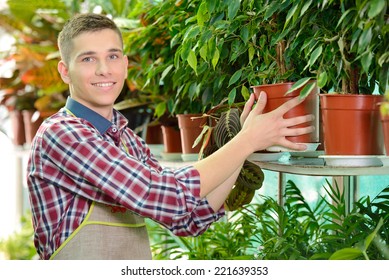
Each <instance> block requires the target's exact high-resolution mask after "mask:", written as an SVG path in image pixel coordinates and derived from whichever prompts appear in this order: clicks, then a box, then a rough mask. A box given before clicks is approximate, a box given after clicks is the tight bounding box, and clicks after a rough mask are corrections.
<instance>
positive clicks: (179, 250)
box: [150, 181, 389, 260]
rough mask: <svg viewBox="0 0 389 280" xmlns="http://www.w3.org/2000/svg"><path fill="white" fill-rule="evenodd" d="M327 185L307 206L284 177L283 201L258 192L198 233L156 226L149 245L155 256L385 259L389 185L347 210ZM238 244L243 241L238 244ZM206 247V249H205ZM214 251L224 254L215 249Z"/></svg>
mask: <svg viewBox="0 0 389 280" xmlns="http://www.w3.org/2000/svg"><path fill="white" fill-rule="evenodd" d="M325 190H326V193H327V195H326V196H325V197H324V196H323V197H321V199H320V200H319V201H318V202H317V204H316V205H315V206H311V205H309V204H308V203H307V201H306V200H305V198H304V196H303V195H302V193H301V192H300V190H299V189H298V187H297V186H296V185H295V184H294V183H293V181H288V182H287V184H286V187H285V194H284V195H285V204H284V205H279V204H278V203H277V202H276V201H275V200H274V199H273V198H272V197H264V196H261V199H262V201H263V202H262V203H259V204H257V203H255V204H249V205H245V206H244V207H242V208H240V209H239V210H237V211H235V212H233V213H231V215H230V216H229V217H228V218H227V219H224V220H221V221H219V222H216V223H214V224H213V225H211V226H210V228H209V229H208V230H207V231H206V232H205V233H204V234H203V235H202V236H199V237H186V238H183V237H176V236H172V235H171V234H170V233H168V232H167V231H166V230H165V229H163V228H162V227H160V226H158V228H150V236H151V238H152V240H153V236H154V237H155V235H156V234H157V235H158V237H159V238H162V240H158V242H154V243H153V245H152V246H153V253H154V256H155V257H156V258H163V259H166V258H183V257H187V256H194V257H196V258H204V259H233V258H242V257H244V258H246V259H265V260H288V259H306V260H307V259H310V260H315V259H389V254H388V251H389V222H388V219H389V216H388V209H389V202H388V200H387V198H388V195H389V186H388V187H386V188H385V189H383V190H382V191H381V192H380V193H379V194H378V195H377V196H376V197H374V198H373V199H370V197H369V196H366V197H362V198H360V199H359V200H358V201H357V202H356V203H355V205H354V207H353V209H352V210H351V211H350V212H349V213H347V212H346V208H345V199H344V193H343V192H341V191H340V190H339V188H338V186H337V185H336V184H335V186H332V185H331V184H330V183H329V182H328V181H327V186H326V187H325ZM155 226H157V225H155ZM231 231H233V232H231ZM234 238H236V239H237V240H239V242H236V240H235V239H234ZM242 238H243V240H242ZM159 242H162V243H159ZM236 244H242V245H241V247H239V246H238V247H236ZM218 246H220V249H219V248H217V247H218ZM204 247H206V248H209V249H208V251H207V252H208V253H209V254H206V251H205V250H204ZM226 248H228V249H226ZM231 248H234V250H230V249H231ZM218 251H220V252H228V254H220V255H218V254H214V253H215V252H218ZM234 252H235V253H234ZM173 253H174V254H173Z"/></svg>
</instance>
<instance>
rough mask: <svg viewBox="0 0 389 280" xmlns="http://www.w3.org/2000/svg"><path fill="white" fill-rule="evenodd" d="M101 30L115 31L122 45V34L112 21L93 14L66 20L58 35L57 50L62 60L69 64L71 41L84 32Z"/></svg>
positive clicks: (80, 15) (78, 15)
mask: <svg viewBox="0 0 389 280" xmlns="http://www.w3.org/2000/svg"><path fill="white" fill-rule="evenodd" d="M102 29H111V30H113V31H115V32H116V33H117V34H118V35H119V37H120V40H121V41H122V43H123V37H122V34H121V32H120V30H119V28H118V27H117V25H116V24H115V22H114V21H113V20H111V19H110V18H108V17H106V16H104V15H99V14H93V13H86V14H77V15H75V16H73V17H72V18H71V19H70V20H68V21H67V22H66V23H65V25H64V27H63V29H62V31H61V32H60V33H59V35H58V48H59V51H60V53H61V57H62V59H63V60H64V61H65V63H69V60H70V53H71V51H72V39H74V38H75V37H76V36H78V35H80V34H81V33H84V32H95V31H100V30H102Z"/></svg>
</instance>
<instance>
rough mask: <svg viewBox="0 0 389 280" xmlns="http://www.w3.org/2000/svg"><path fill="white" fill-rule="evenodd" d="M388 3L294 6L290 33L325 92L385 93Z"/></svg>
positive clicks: (287, 24)
mask: <svg viewBox="0 0 389 280" xmlns="http://www.w3.org/2000/svg"><path fill="white" fill-rule="evenodd" d="M387 6H388V5H387V2H386V1H385V0H376V1H355V0H344V1H340V2H339V1H333V0H331V1H318V2H317V1H308V2H301V1H290V9H289V13H288V19H290V20H288V21H286V22H285V28H292V29H295V30H296V31H298V32H296V33H295V39H294V40H295V41H296V47H298V48H299V49H301V51H302V52H303V53H304V55H305V56H308V57H309V59H308V60H307V63H306V68H308V69H309V70H310V71H311V72H312V74H313V75H314V76H315V77H316V79H317V81H318V86H319V87H320V88H321V89H322V90H323V91H326V92H329V91H334V92H339V93H354V94H372V93H373V92H374V91H375V88H378V92H379V93H380V94H383V93H384V92H385V91H386V89H387V87H388V68H389V42H388V28H387V24H388V16H387Z"/></svg>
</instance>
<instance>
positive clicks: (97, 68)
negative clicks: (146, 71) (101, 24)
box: [58, 29, 128, 117]
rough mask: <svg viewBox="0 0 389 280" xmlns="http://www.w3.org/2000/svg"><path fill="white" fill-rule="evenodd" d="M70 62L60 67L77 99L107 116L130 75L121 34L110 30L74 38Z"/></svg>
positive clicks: (72, 93) (73, 95)
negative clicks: (128, 74)
mask: <svg viewBox="0 0 389 280" xmlns="http://www.w3.org/2000/svg"><path fill="white" fill-rule="evenodd" d="M72 41H73V42H72V43H73V44H72V45H73V48H72V52H71V54H70V60H69V63H68V65H65V63H64V62H60V63H59V65H58V70H59V72H60V73H61V76H62V79H63V80H64V82H65V83H67V84H69V90H70V93H71V96H72V98H73V99H75V100H77V101H78V102H80V103H82V104H83V105H85V106H87V107H89V108H90V109H92V110H94V111H96V112H98V113H100V114H101V115H103V116H105V117H107V114H108V116H109V114H110V112H111V111H112V107H113V104H114V102H115V100H116V99H117V97H118V96H119V94H120V92H121V90H122V88H123V84H124V81H125V79H126V77H127V65H128V60H127V57H126V56H124V55H123V49H122V42H121V40H120V37H119V36H118V34H117V33H116V32H115V31H113V30H110V29H103V30H101V31H95V32H87V33H81V34H80V35H78V36H77V37H75V38H73V40H72Z"/></svg>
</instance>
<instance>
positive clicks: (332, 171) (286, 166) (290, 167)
mask: <svg viewBox="0 0 389 280" xmlns="http://www.w3.org/2000/svg"><path fill="white" fill-rule="evenodd" d="M252 162H254V163H255V164H257V165H258V166H259V167H261V168H262V169H265V170H270V171H276V172H285V173H291V174H299V175H311V176H363V175H389V166H379V167H377V166H372V167H338V166H336V167H335V166H327V165H325V164H324V159H322V158H296V159H289V160H288V161H283V162H279V161H277V162H271V161H266V162H260V161H252Z"/></svg>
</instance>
